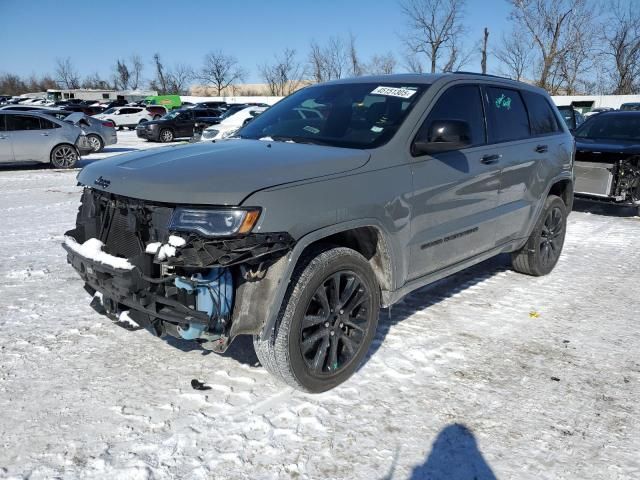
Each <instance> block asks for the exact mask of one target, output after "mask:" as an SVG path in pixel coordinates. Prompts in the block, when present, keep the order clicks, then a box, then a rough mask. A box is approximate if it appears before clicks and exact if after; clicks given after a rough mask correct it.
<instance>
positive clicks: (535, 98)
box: [522, 91, 560, 135]
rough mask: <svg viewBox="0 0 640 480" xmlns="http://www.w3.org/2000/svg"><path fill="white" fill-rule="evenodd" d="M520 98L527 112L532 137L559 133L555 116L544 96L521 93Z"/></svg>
mask: <svg viewBox="0 0 640 480" xmlns="http://www.w3.org/2000/svg"><path fill="white" fill-rule="evenodd" d="M522 96H523V97H524V101H525V103H526V104H527V110H528V111H529V122H530V123H531V134H532V135H548V134H550V133H555V132H558V131H560V127H559V126H558V122H557V120H556V116H555V114H554V113H553V110H552V109H551V106H550V105H549V102H548V101H547V99H546V98H544V96H542V95H539V94H537V93H533V92H527V91H523V92H522Z"/></svg>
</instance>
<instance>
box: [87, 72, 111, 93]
mask: <svg viewBox="0 0 640 480" xmlns="http://www.w3.org/2000/svg"><path fill="white" fill-rule="evenodd" d="M82 88H95V89H98V90H107V89H109V88H111V85H109V82H107V81H106V80H104V79H103V78H102V77H101V76H100V74H99V73H98V72H95V73H93V74H91V75H89V76H87V77H86V78H85V79H84V80H83V81H82Z"/></svg>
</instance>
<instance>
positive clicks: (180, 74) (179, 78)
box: [166, 63, 195, 95]
mask: <svg viewBox="0 0 640 480" xmlns="http://www.w3.org/2000/svg"><path fill="white" fill-rule="evenodd" d="M166 78H167V87H168V89H169V92H171V93H177V94H179V95H185V94H186V93H188V87H189V82H191V80H193V79H194V78H195V74H194V71H193V68H191V67H190V66H189V65H186V64H184V63H179V64H177V65H175V66H174V67H173V68H171V69H168V70H167V73H166Z"/></svg>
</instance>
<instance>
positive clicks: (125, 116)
mask: <svg viewBox="0 0 640 480" xmlns="http://www.w3.org/2000/svg"><path fill="white" fill-rule="evenodd" d="M94 117H95V118H97V119H98V120H110V121H111V122H113V124H114V125H115V126H116V127H129V128H130V129H131V130H133V129H134V128H136V127H137V126H138V125H139V124H141V123H144V122H148V121H149V120H153V117H154V114H153V113H152V112H150V111H149V110H147V109H146V107H114V108H109V109H108V110H105V111H104V112H102V113H100V114H98V115H94Z"/></svg>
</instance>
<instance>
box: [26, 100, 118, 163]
mask: <svg viewBox="0 0 640 480" xmlns="http://www.w3.org/2000/svg"><path fill="white" fill-rule="evenodd" d="M39 113H43V114H45V115H48V116H51V117H54V118H57V119H58V120H63V121H65V122H68V123H72V124H73V125H75V126H77V127H80V128H82V130H84V132H85V134H86V136H87V140H88V141H89V145H90V147H91V149H90V150H89V152H92V153H97V152H101V151H102V150H103V149H104V147H105V146H106V145H114V144H115V143H117V142H118V134H117V133H116V129H115V125H114V124H113V123H112V122H110V121H107V120H99V119H97V118H94V117H90V116H88V115H85V114H84V113H82V112H72V111H68V110H41V111H39ZM89 152H87V153H89ZM80 153H81V154H84V153H85V152H80Z"/></svg>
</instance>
